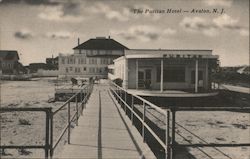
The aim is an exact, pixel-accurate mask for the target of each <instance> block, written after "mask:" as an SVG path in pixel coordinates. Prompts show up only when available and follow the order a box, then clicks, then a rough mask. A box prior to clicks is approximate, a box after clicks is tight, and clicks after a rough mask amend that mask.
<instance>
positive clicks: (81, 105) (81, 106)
mask: <svg viewBox="0 0 250 159" xmlns="http://www.w3.org/2000/svg"><path fill="white" fill-rule="evenodd" d="M80 99H81V101H80V103H81V104H80V108H81V115H82V112H83V99H82V89H81V93H80Z"/></svg>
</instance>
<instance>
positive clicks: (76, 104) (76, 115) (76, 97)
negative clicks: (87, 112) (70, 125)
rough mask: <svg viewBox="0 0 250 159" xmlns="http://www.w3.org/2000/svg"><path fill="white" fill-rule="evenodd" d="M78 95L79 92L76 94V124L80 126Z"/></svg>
mask: <svg viewBox="0 0 250 159" xmlns="http://www.w3.org/2000/svg"><path fill="white" fill-rule="evenodd" d="M77 95H78V94H76V101H75V102H76V126H78V101H77Z"/></svg>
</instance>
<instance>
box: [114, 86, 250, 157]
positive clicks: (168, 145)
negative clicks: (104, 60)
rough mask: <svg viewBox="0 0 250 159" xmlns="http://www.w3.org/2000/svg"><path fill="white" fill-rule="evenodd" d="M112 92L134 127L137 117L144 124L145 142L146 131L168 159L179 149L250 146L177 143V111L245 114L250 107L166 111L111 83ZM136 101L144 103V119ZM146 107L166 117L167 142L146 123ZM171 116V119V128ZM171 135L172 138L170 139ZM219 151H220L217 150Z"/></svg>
mask: <svg viewBox="0 0 250 159" xmlns="http://www.w3.org/2000/svg"><path fill="white" fill-rule="evenodd" d="M110 90H111V92H112V93H113V95H114V97H115V98H116V100H117V101H118V103H119V104H120V105H124V107H125V108H124V111H125V113H126V114H127V112H126V111H127V110H129V111H130V112H131V114H130V119H131V122H132V125H134V117H136V118H137V119H138V120H139V121H140V122H141V123H142V130H141V131H142V138H143V141H145V130H146V129H147V131H148V132H149V133H150V134H151V135H152V136H153V137H154V139H155V140H156V141H157V142H158V143H159V144H160V145H161V146H162V147H163V148H164V149H165V156H166V159H174V156H175V148H177V147H195V148H198V149H199V147H238V146H248V147H249V146H250V143H240V144H235V143H234V144H215V143H207V142H206V143H205V144H202V143H198V144H193V143H190V144H178V145H177V144H176V141H175V135H176V134H178V133H177V132H176V131H175V129H176V126H175V125H176V124H177V123H176V113H177V111H244V112H250V107H166V109H165V110H163V109H162V108H160V107H158V106H156V105H154V104H153V103H151V102H149V101H147V100H145V99H144V98H142V97H140V96H137V95H135V94H132V93H128V92H127V90H125V89H124V88H122V87H120V86H118V85H116V84H115V83H113V82H111V83H110ZM122 92H123V93H124V96H125V98H124V99H125V100H124V99H123V98H122V97H123V95H122ZM128 94H129V95H130V96H131V103H129V104H128V101H127V95H128ZM135 99H138V100H139V101H141V102H142V111H141V112H142V117H141V116H140V115H139V114H138V113H136V111H135V108H134V104H135ZM146 107H151V108H153V109H155V110H156V111H158V112H159V113H160V114H163V115H164V116H165V119H166V121H165V124H166V126H165V141H163V140H162V139H161V138H160V137H159V136H158V135H157V134H156V132H154V130H152V129H151V128H150V126H149V125H148V124H147V123H146V121H145V117H146ZM170 116H171V117H172V118H171V120H172V121H171V127H170ZM170 135H171V137H170ZM216 150H217V151H218V149H216Z"/></svg>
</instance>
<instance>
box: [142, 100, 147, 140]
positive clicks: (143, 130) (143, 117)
mask: <svg viewBox="0 0 250 159" xmlns="http://www.w3.org/2000/svg"><path fill="white" fill-rule="evenodd" d="M145 109H146V108H145V102H143V114H142V115H143V116H142V120H143V122H142V138H143V142H145V126H144V125H145V115H146V114H145V112H146V111H145Z"/></svg>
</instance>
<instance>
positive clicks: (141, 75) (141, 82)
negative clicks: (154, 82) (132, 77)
mask: <svg viewBox="0 0 250 159" xmlns="http://www.w3.org/2000/svg"><path fill="white" fill-rule="evenodd" d="M138 88H144V71H138Z"/></svg>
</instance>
